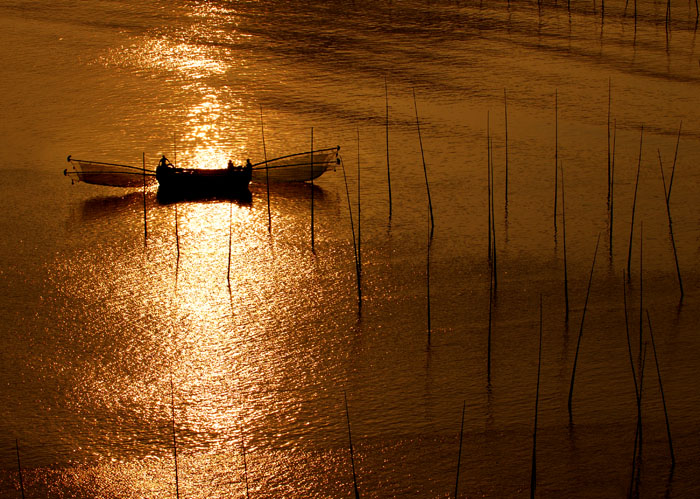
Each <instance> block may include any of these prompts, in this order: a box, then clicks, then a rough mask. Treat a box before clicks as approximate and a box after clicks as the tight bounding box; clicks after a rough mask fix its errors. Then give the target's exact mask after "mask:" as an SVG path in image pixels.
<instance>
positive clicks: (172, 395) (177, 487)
mask: <svg viewBox="0 0 700 499" xmlns="http://www.w3.org/2000/svg"><path fill="white" fill-rule="evenodd" d="M170 408H171V412H172V428H173V459H174V461H175V497H177V498H178V499H179V498H180V482H179V478H178V471H177V440H176V437H175V389H174V388H173V376H172V374H171V375H170Z"/></svg>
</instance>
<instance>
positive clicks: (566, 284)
mask: <svg viewBox="0 0 700 499" xmlns="http://www.w3.org/2000/svg"><path fill="white" fill-rule="evenodd" d="M559 167H560V168H561V225H562V236H563V242H564V301H565V304H566V315H565V318H564V320H565V321H566V322H569V272H568V265H567V261H566V203H565V202H564V163H560V164H559Z"/></svg>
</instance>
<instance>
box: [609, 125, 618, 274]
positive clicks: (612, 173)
mask: <svg viewBox="0 0 700 499" xmlns="http://www.w3.org/2000/svg"><path fill="white" fill-rule="evenodd" d="M616 139H617V120H613V146H612V162H611V165H610V226H609V227H608V228H609V229H610V236H609V241H608V248H609V252H610V260H611V261H612V256H613V225H614V221H613V218H614V217H613V215H614V213H615V145H616V144H615V143H616Z"/></svg>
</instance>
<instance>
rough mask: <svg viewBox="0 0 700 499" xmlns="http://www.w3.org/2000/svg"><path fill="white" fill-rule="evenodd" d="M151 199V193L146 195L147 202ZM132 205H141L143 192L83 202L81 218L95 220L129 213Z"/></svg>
mask: <svg viewBox="0 0 700 499" xmlns="http://www.w3.org/2000/svg"><path fill="white" fill-rule="evenodd" d="M152 197H153V194H152V193H151V192H147V193H146V199H147V201H150V200H151V199H150V198H152ZM134 205H138V206H142V205H143V191H135V192H130V193H128V194H124V195H120V196H99V197H94V198H90V199H87V200H85V201H83V204H82V209H81V218H82V219H83V220H96V219H98V218H103V217H105V216H110V215H112V216H113V215H120V214H123V213H125V212H127V211H130V209H131V207H132V206H134Z"/></svg>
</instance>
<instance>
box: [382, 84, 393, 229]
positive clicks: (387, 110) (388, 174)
mask: <svg viewBox="0 0 700 499" xmlns="http://www.w3.org/2000/svg"><path fill="white" fill-rule="evenodd" d="M384 97H385V101H386V178H387V184H388V186H389V220H391V210H392V206H391V169H390V168H389V88H388V87H387V83H386V76H384Z"/></svg>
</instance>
